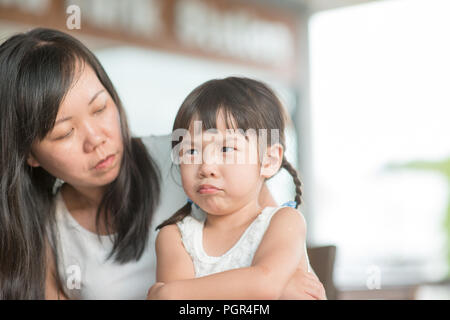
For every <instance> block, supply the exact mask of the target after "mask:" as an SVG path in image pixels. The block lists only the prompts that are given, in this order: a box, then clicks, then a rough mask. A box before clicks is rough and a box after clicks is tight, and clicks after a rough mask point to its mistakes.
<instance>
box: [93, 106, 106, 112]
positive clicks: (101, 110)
mask: <svg viewBox="0 0 450 320" xmlns="http://www.w3.org/2000/svg"><path fill="white" fill-rule="evenodd" d="M105 109H106V104H105V105H104V106H103V107H101V108H100V109H97V110H96V111H95V112H94V113H96V114H99V113H102V112H103V111H104V110H105Z"/></svg>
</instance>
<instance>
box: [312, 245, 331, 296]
mask: <svg viewBox="0 0 450 320" xmlns="http://www.w3.org/2000/svg"><path fill="white" fill-rule="evenodd" d="M307 250H308V257H309V262H310V264H311V267H312V268H313V270H314V272H315V273H316V275H317V277H318V278H319V280H320V281H321V282H322V284H323V286H324V288H325V292H326V295H327V299H329V300H335V299H336V297H337V290H336V287H335V286H334V282H333V269H334V262H335V259H336V246H332V245H330V246H320V247H309V248H308V249H307Z"/></svg>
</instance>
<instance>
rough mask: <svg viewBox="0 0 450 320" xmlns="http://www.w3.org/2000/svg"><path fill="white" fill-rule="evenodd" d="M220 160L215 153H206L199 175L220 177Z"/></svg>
mask: <svg viewBox="0 0 450 320" xmlns="http://www.w3.org/2000/svg"><path fill="white" fill-rule="evenodd" d="M218 160H219V159H217V155H216V154H215V153H214V152H204V153H203V158H202V163H201V164H200V167H199V175H200V176H201V177H217V176H218V175H219V170H218V169H219V168H218V164H219V163H218Z"/></svg>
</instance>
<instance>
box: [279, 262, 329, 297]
mask: <svg viewBox="0 0 450 320" xmlns="http://www.w3.org/2000/svg"><path fill="white" fill-rule="evenodd" d="M326 299H327V296H326V294H325V288H324V287H323V285H322V283H321V282H320V281H319V278H317V276H316V275H315V274H314V273H312V272H307V271H306V270H303V269H301V268H298V269H297V271H296V272H295V274H294V275H293V276H292V277H291V279H290V280H289V282H288V284H287V285H286V287H285V288H284V291H283V293H282V295H281V297H280V300H326Z"/></svg>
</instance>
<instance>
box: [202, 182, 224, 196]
mask: <svg viewBox="0 0 450 320" xmlns="http://www.w3.org/2000/svg"><path fill="white" fill-rule="evenodd" d="M219 191H221V189H219V188H217V187H216V186H213V185H211V184H202V185H200V187H199V188H198V190H197V192H198V193H200V194H215V193H217V192H219Z"/></svg>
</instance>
